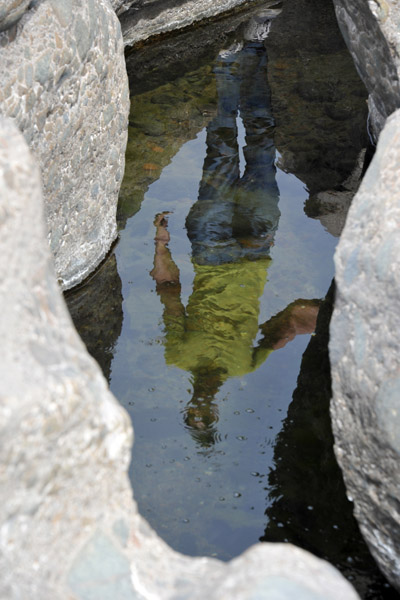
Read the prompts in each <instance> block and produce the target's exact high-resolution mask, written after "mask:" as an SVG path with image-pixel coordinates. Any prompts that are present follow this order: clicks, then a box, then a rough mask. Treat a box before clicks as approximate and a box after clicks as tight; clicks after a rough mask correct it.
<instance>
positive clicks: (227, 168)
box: [151, 19, 318, 447]
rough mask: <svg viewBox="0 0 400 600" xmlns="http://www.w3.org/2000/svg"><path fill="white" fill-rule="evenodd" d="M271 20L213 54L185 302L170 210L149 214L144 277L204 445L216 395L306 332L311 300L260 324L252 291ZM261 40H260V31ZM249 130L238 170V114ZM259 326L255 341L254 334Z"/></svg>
mask: <svg viewBox="0 0 400 600" xmlns="http://www.w3.org/2000/svg"><path fill="white" fill-rule="evenodd" d="M268 27H269V22H268V21H266V20H265V19H264V20H262V19H260V20H259V22H258V23H256V26H255V27H253V28H252V29H253V33H254V32H255V34H254V39H252V40H251V41H249V40H248V41H247V42H245V43H244V45H240V46H238V45H237V46H236V47H235V48H234V49H233V50H230V51H223V52H221V53H220V54H219V56H218V59H217V62H216V65H215V69H214V71H215V75H216V82H217V92H218V112H217V115H216V117H215V118H214V119H213V120H212V121H211V123H210V124H209V125H208V127H207V156H206V158H205V161H204V167H203V175H202V180H201V183H200V189H199V196H198V200H197V202H196V203H195V204H194V205H193V206H192V208H191V210H190V212H189V214H188V216H187V219H186V228H187V233H188V237H189V239H190V241H191V244H192V262H193V267H194V271H195V277H194V283H193V291H192V294H191V296H190V299H189V302H188V305H187V307H186V309H185V307H184V306H183V304H182V302H181V298H180V292H181V287H180V282H179V270H178V267H177V266H176V265H175V263H174V262H173V260H172V257H171V255H170V252H169V249H168V247H167V244H168V241H169V233H168V230H167V214H168V213H162V214H159V215H157V216H156V219H155V221H154V224H155V226H156V228H157V232H156V236H155V243H156V253H155V259H154V269H153V270H152V271H151V276H152V277H153V279H155V281H156V283H157V288H156V289H157V292H158V294H159V296H160V298H161V301H162V303H163V305H164V312H163V319H164V325H165V341H164V343H165V358H166V362H167V364H173V365H176V366H178V367H180V368H182V369H185V370H187V371H189V372H190V373H191V374H192V385H193V395H192V398H191V400H190V401H189V403H188V404H187V406H186V410H185V423H186V425H187V427H188V428H189V430H190V432H191V434H192V436H193V438H194V439H195V440H196V441H197V442H198V443H199V444H201V445H202V446H203V447H209V446H210V445H212V444H213V443H214V442H215V441H216V439H217V430H216V423H217V421H218V409H217V404H216V401H215V396H216V394H217V392H218V390H219V388H220V387H221V385H222V384H223V383H224V382H225V381H226V380H227V379H228V378H229V377H233V376H243V375H245V374H247V373H249V372H251V371H254V370H255V369H257V368H258V366H259V365H260V364H261V363H262V362H263V361H264V360H265V359H266V358H267V356H268V355H269V354H270V352H272V351H273V350H274V349H277V348H280V347H282V346H284V345H285V344H286V343H287V341H288V340H289V339H293V337H294V336H295V335H296V334H297V333H306V332H312V331H313V330H314V327H315V322H316V316H317V313H318V301H304V300H299V301H297V302H295V303H292V304H291V305H289V306H288V307H287V308H286V309H285V311H283V312H282V313H280V315H277V316H276V317H273V318H272V319H271V320H270V321H268V322H267V323H265V324H264V325H261V326H260V327H259V325H258V315H259V298H260V296H261V295H262V293H263V289H264V286H265V283H266V280H267V269H268V265H269V263H270V261H271V259H270V256H269V254H270V248H271V246H272V244H273V240H274V235H275V232H276V230H277V228H278V222H279V217H280V211H279V208H278V201H279V190H278V186H277V183H276V180H275V172H276V169H275V147H274V143H273V139H272V135H273V126H274V121H273V117H272V112H271V103H270V92H269V88H268V82H267V53H266V49H265V47H264V45H263V43H262V38H263V37H265V34H266V32H267V31H268ZM257 38H259V39H257ZM239 111H240V116H241V118H242V121H243V124H244V128H245V132H246V138H245V140H246V146H245V148H244V156H245V161H246V167H245V171H244V174H243V176H242V177H241V176H240V166H239V147H238V141H237V135H238V131H237V117H238V115H239ZM260 330H261V333H262V334H263V335H262V338H261V339H260V340H259V341H258V344H257V346H256V347H254V346H253V343H254V340H255V338H256V337H257V334H258V333H259V332H260Z"/></svg>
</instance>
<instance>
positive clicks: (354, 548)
mask: <svg viewBox="0 0 400 600" xmlns="http://www.w3.org/2000/svg"><path fill="white" fill-rule="evenodd" d="M317 9H318V10H317ZM278 12H279V11H277V10H274V11H271V10H270V11H269V12H264V13H261V12H260V8H259V6H257V10H253V11H252V12H250V13H247V14H243V13H242V14H241V15H236V16H234V17H233V18H231V19H229V20H226V21H219V22H217V23H213V24H210V25H209V26H208V27H206V28H199V29H197V30H196V32H190V34H189V33H188V34H186V33H185V34H183V36H178V37H176V38H172V39H171V40H167V41H165V42H163V43H162V44H161V43H158V44H155V45H153V46H151V47H150V48H149V49H142V50H140V51H136V52H134V53H132V54H131V55H130V56H129V57H128V66H129V68H130V80H131V84H132V88H133V90H134V91H135V95H134V96H133V97H132V108H131V114H130V128H129V143H128V149H127V164H126V175H125V179H124V183H123V186H122V190H121V199H120V206H119V215H118V218H119V223H120V239H119V243H118V244H117V246H116V248H115V249H114V251H113V254H112V256H111V257H110V258H109V259H108V261H106V263H105V264H104V265H103V266H102V268H101V269H100V270H99V272H98V273H97V274H96V275H95V276H94V277H93V278H92V279H91V280H90V281H89V282H87V284H86V285H84V286H82V287H81V289H80V290H77V291H76V292H74V293H71V294H69V295H68V296H67V301H68V304H69V307H70V310H71V313H72V316H73V318H74V320H75V323H76V325H77V327H78V329H79V331H80V333H81V335H82V337H83V339H84V340H85V342H86V343H87V345H88V348H89V350H90V351H91V352H92V354H93V355H94V356H95V357H96V359H97V360H98V361H99V363H100V365H101V366H102V368H103V371H104V373H105V375H106V376H107V378H108V379H109V382H110V387H111V390H112V391H113V392H114V394H115V395H116V396H117V398H118V399H119V400H120V402H121V403H122V405H123V406H124V407H125V408H126V409H127V411H128V412H129V414H130V415H131V416H132V420H133V423H134V428H135V436H136V437H135V444H134V449H133V457H134V460H133V466H132V468H131V473H130V475H131V478H132V482H133V488H134V491H135V498H136V500H137V502H138V505H139V508H140V511H141V513H142V514H143V515H144V516H145V517H146V518H147V519H148V521H149V522H150V524H151V525H152V526H153V527H154V528H155V529H156V530H157V532H158V533H159V534H160V535H161V536H162V537H163V538H164V539H165V540H166V541H167V542H168V543H169V544H170V545H171V546H173V547H174V548H175V549H177V550H179V551H181V552H184V553H187V554H191V555H203V554H206V555H210V556H217V557H219V558H221V559H223V560H227V559H229V558H231V557H233V556H236V555H238V554H239V553H240V552H242V551H243V550H245V549H246V548H247V547H248V546H250V545H251V544H253V543H256V542H257V541H258V540H260V539H261V540H265V541H290V542H293V543H295V544H297V545H299V546H301V547H304V548H307V549H309V550H310V551H312V552H313V553H314V554H316V555H318V556H322V557H324V558H327V559H328V560H329V561H330V562H331V563H333V564H335V565H336V566H338V568H340V569H341V570H342V572H343V573H344V574H345V575H346V576H347V577H348V578H349V579H351V580H352V581H353V583H354V584H355V585H356V587H357V588H358V590H359V592H360V594H361V595H362V597H363V598H395V597H397V595H396V593H395V592H394V591H393V590H392V589H391V588H389V587H388V584H387V583H386V582H385V580H384V579H383V577H382V576H381V575H380V574H379V572H378V570H377V568H376V566H375V564H374V562H373V561H372V559H371V557H370V555H369V553H368V550H367V548H366V546H365V544H364V542H363V541H362V538H361V537H360V534H359V531H358V528H357V525H356V522H355V520H354V518H353V517H352V506H351V504H350V503H349V502H348V501H347V499H346V494H345V490H344V486H343V482H342V479H341V474H340V471H339V469H338V467H337V465H336V462H335V459H334V455H333V450H332V445H333V440H332V434H331V430H330V423H329V399H330V374H329V359H328V354H327V342H328V326H329V318H330V312H331V307H332V296H333V288H332V287H331V281H332V277H333V260H332V256H333V252H334V249H335V246H336V243H337V236H338V234H339V232H340V228H341V225H342V223H343V221H344V218H345V212H346V206H347V204H348V196H349V194H350V192H349V191H348V190H349V189H350V188H351V184H350V183H349V177H350V176H351V174H352V172H353V170H354V167H355V165H356V162H357V157H358V156H359V154H360V152H361V151H362V149H363V147H365V145H366V130H365V121H366V113H365V91H364V89H363V87H362V85H361V84H360V82H359V80H358V78H357V76H356V74H355V72H354V69H353V66H352V63H351V60H350V57H349V56H348V54H347V52H346V50H345V48H344V46H343V43H342V42H341V38H340V35H339V33H338V31H337V29H336V25H335V20H334V16H333V12H332V8H331V6H330V4H329V3H325V2H323V1H321V2H316V1H315V2H310V1H308V2H305V1H304V2H302V1H300V0H297V1H296V2H294V1H293V2H292V1H290V0H288V1H287V2H286V4H285V5H284V8H283V10H282V12H281V14H279V16H278ZM267 16H269V17H276V18H274V19H273V20H271V21H270V22H269V21H268V20H267V19H266V17H267ZM267 30H268V36H267V37H265V33H266V32H267ZM310 32H311V33H310ZM188 35H190V38H188ZM185 36H186V37H185ZM257 38H258V39H257ZM262 38H265V39H262ZM189 39H190V44H189V43H188V42H189ZM355 179H356V177H355ZM332 198H334V200H335V202H332ZM346 199H347V200H346ZM307 215H309V216H307ZM328 290H330V291H329V293H328ZM318 313H319V314H318ZM317 315H318V321H317Z"/></svg>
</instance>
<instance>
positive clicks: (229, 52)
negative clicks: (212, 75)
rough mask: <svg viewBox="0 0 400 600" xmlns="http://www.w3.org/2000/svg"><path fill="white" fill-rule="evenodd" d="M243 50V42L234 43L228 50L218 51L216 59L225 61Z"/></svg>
mask: <svg viewBox="0 0 400 600" xmlns="http://www.w3.org/2000/svg"><path fill="white" fill-rule="evenodd" d="M242 48H243V42H235V43H234V44H232V45H231V46H229V48H226V49H223V50H220V51H219V52H218V57H219V58H222V59H224V60H226V59H227V58H230V57H231V56H232V57H233V56H234V55H235V54H237V53H238V52H240V51H241V50H242Z"/></svg>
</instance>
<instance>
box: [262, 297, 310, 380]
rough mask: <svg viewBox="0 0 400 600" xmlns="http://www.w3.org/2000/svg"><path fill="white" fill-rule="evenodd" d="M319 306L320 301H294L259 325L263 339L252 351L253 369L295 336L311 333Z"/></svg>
mask: <svg viewBox="0 0 400 600" xmlns="http://www.w3.org/2000/svg"><path fill="white" fill-rule="evenodd" d="M320 305H321V300H302V299H299V300H295V301H294V302H291V304H288V306H287V307H286V308H285V309H284V310H283V311H281V312H280V313H278V314H277V315H275V316H273V317H271V319H269V320H268V321H266V322H265V323H263V324H262V325H260V329H259V330H260V332H261V333H262V336H263V337H262V338H261V339H260V340H259V342H258V345H257V347H256V348H254V350H253V367H254V368H257V367H258V366H259V365H261V364H262V363H263V362H264V360H265V359H266V358H267V356H268V355H269V354H270V353H271V352H273V351H274V350H279V348H283V347H284V346H286V344H287V343H288V342H291V341H292V340H294V338H295V337H296V335H301V334H304V333H313V332H314V331H315V326H316V323H317V317H318V311H319V307H320Z"/></svg>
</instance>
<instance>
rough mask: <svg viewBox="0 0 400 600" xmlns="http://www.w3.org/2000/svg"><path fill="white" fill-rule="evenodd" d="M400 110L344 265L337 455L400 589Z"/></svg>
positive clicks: (344, 248) (340, 255) (345, 238)
mask: <svg viewBox="0 0 400 600" xmlns="http://www.w3.org/2000/svg"><path fill="white" fill-rule="evenodd" d="M399 163H400V111H397V112H396V113H394V115H392V116H391V117H390V118H389V119H388V121H387V123H386V125H385V128H384V129H383V131H382V133H381V135H380V139H379V143H378V147H377V152H376V154H375V157H374V159H373V161H372V163H371V165H370V167H369V169H368V171H367V173H366V175H365V177H364V179H363V182H362V184H361V186H360V189H359V191H358V193H357V194H356V196H355V198H354V200H353V203H352V206H351V208H350V211H349V214H348V217H347V222H346V226H345V229H344V232H343V234H342V237H341V239H340V242H339V245H338V248H337V252H336V257H335V263H336V282H337V297H336V302H335V310H334V314H333V318H332V322H331V342H330V358H331V365H332V377H333V400H332V405H331V411H332V421H333V430H334V435H335V450H336V455H337V458H338V461H339V463H340V465H341V467H342V470H343V474H344V479H345V483H346V488H347V491H348V494H349V496H350V497H351V498H352V499H353V500H354V510H355V515H356V517H357V520H358V521H359V524H360V527H361V531H362V533H363V535H364V537H365V539H366V540H367V542H368V544H369V546H370V549H371V552H372V553H373V555H374V557H375V559H376V560H377V562H378V564H379V565H380V567H381V569H382V571H383V572H384V573H385V575H386V577H387V578H388V579H389V580H390V581H391V582H392V583H393V585H394V586H396V587H397V588H398V589H400V545H399V539H400V504H399V490H400V375H399V374H400V338H399V331H400V294H399V290H400V259H399V257H400V235H399V223H400V194H399V190H400V171H399Z"/></svg>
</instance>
